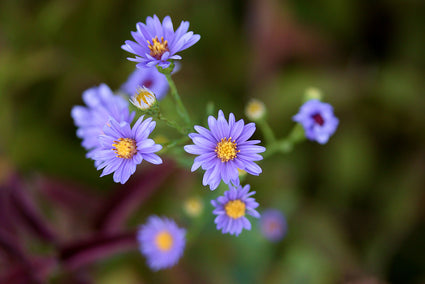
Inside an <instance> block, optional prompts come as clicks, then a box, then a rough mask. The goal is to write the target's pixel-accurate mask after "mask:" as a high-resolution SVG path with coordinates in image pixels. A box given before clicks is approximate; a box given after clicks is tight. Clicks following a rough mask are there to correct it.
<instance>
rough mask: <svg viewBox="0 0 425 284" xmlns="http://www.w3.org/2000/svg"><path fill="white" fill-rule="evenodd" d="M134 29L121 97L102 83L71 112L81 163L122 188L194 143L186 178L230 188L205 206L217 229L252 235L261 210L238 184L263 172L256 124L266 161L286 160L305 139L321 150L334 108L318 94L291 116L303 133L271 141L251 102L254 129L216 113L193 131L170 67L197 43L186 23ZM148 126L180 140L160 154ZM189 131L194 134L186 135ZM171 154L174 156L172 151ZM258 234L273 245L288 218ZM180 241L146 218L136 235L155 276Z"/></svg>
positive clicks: (190, 208)
mask: <svg viewBox="0 0 425 284" xmlns="http://www.w3.org/2000/svg"><path fill="white" fill-rule="evenodd" d="M136 27H137V31H135V32H132V33H131V34H132V36H133V38H134V40H135V41H130V40H127V41H125V44H124V45H123V46H122V49H124V50H125V51H128V52H130V53H133V54H135V58H128V59H129V60H130V61H135V62H137V65H136V67H137V68H136V70H135V71H134V72H133V73H132V74H131V75H130V76H129V78H128V80H127V82H126V83H124V84H123V85H122V86H121V88H120V90H119V93H120V94H121V95H122V96H120V95H117V94H114V93H113V92H112V90H111V89H110V88H109V87H108V86H106V85H105V84H101V85H100V86H98V87H93V88H91V89H88V90H86V91H85V92H84V93H83V100H84V102H85V104H86V106H75V107H74V108H73V109H72V112H71V115H72V117H73V119H74V122H75V125H76V126H77V128H78V130H77V136H78V137H80V138H81V139H82V140H83V141H82V146H83V147H84V148H85V149H86V150H87V151H88V153H87V157H88V158H91V159H93V160H94V161H95V166H96V168H97V170H102V173H101V176H105V175H109V174H113V175H112V177H113V180H114V182H116V183H121V184H124V183H126V182H127V181H128V180H129V178H130V177H131V176H132V175H133V174H134V173H135V171H136V167H137V165H139V164H140V163H142V162H143V160H145V161H147V162H149V163H151V164H154V165H158V164H161V163H162V159H161V158H160V157H159V156H158V155H157V154H156V153H157V152H159V151H160V150H163V152H165V151H168V150H170V149H172V148H173V147H177V146H180V147H181V146H183V145H184V144H185V143H187V141H188V140H189V139H190V140H191V143H192V144H189V145H185V146H184V147H183V149H184V151H185V152H187V153H189V154H193V155H196V157H195V158H194V160H193V163H192V161H191V160H190V161H189V163H191V164H192V166H191V171H192V172H194V171H196V170H197V169H198V168H202V170H204V171H205V172H204V175H203V180H202V184H203V185H204V186H209V189H210V190H211V191H213V190H216V189H217V188H219V186H220V184H221V182H223V183H222V185H223V187H225V188H228V190H226V191H225V192H224V193H223V194H222V195H221V196H219V197H218V198H217V199H214V200H211V204H212V206H213V207H214V209H213V211H212V213H213V214H214V215H216V217H215V221H214V222H215V224H216V228H217V230H219V231H221V232H222V233H223V234H230V235H236V236H238V235H239V234H241V232H242V231H243V230H244V229H245V230H251V227H252V225H251V222H250V220H249V219H248V218H247V216H248V215H249V216H252V217H254V218H260V214H259V213H258V211H257V210H256V209H257V208H258V207H259V203H258V202H257V201H256V200H255V199H254V198H253V197H252V196H253V195H254V194H255V191H250V185H249V184H245V185H242V181H243V179H244V178H246V177H245V175H246V174H247V173H248V174H250V175H253V176H258V175H259V174H260V173H261V172H262V169H261V167H260V166H259V165H258V164H257V162H258V161H261V160H262V159H263V156H262V155H260V154H261V153H264V152H265V151H266V148H265V147H263V146H260V145H258V144H260V143H261V141H260V140H251V137H252V136H253V135H254V133H255V130H256V124H255V123H257V124H258V125H259V127H260V129H261V130H262V132H263V133H264V136H265V138H266V142H267V147H268V148H267V149H268V152H267V153H265V154H264V155H266V154H273V153H276V152H282V153H285V151H286V152H287V151H289V150H291V149H292V148H293V146H294V145H295V144H296V143H299V142H301V141H302V140H303V139H304V140H305V138H308V139H310V140H314V141H317V142H319V143H321V144H324V143H326V142H327V141H328V139H329V137H330V136H331V135H332V134H333V133H334V132H335V130H336V128H337V126H338V123H339V121H338V119H337V118H336V117H335V116H334V115H333V109H332V106H331V105H329V104H326V103H322V102H320V100H319V99H320V96H319V95H317V92H316V93H315V94H316V95H315V96H314V99H310V100H308V101H307V102H306V103H305V104H304V105H303V106H302V107H301V108H300V111H299V113H298V114H296V115H295V116H294V117H293V120H294V121H296V122H298V123H299V124H301V125H302V126H303V128H304V131H305V133H301V135H300V134H299V133H300V131H292V132H291V134H290V135H288V137H287V138H284V139H276V138H275V135H274V133H273V131H272V129H271V128H270V126H269V125H268V124H267V122H266V116H267V115H266V114H267V109H266V106H265V104H264V103H263V102H261V101H259V100H257V99H253V100H251V101H250V103H249V104H248V105H247V107H246V109H245V113H246V116H247V117H248V119H250V120H252V121H254V122H255V123H254V122H251V123H245V122H244V120H243V119H240V120H238V121H236V118H235V115H234V114H233V113H230V114H229V116H228V118H226V116H225V115H224V113H223V111H222V110H219V111H218V115H217V117H214V116H212V115H210V116H209V117H208V127H203V126H200V125H194V124H193V123H192V120H191V119H190V117H189V114H188V112H187V110H186V108H185V107H184V104H183V102H182V100H181V99H180V96H179V94H178V92H177V88H176V87H175V84H174V82H173V81H172V79H171V75H172V74H173V71H174V72H175V71H176V69H175V67H176V64H175V62H174V61H175V60H180V59H181V56H180V55H177V53H178V52H180V51H182V50H185V49H187V48H189V47H190V46H192V45H194V44H195V43H196V42H198V41H199V39H200V36H199V35H197V34H194V33H193V32H191V31H188V29H189V22H185V21H183V22H182V23H181V24H180V26H179V27H178V28H177V29H176V30H175V31H174V28H173V24H172V22H171V18H170V17H169V16H166V17H165V18H164V19H163V21H162V23H161V21H160V20H159V18H158V17H157V16H156V15H154V16H153V17H147V19H146V23H140V22H139V23H137V25H136ZM168 91H170V93H171V96H170V97H171V99H172V100H174V104H175V106H176V109H177V112H176V113H177V114H176V115H179V116H180V121H182V122H178V121H174V120H170V119H168V118H166V117H164V115H163V114H162V113H161V109H160V102H159V100H161V99H162V98H164V96H165V95H166V93H167V92H168ZM310 93H311V91H310ZM310 96H311V94H310ZM129 101H130V102H131V103H132V104H133V105H134V106H136V107H137V108H138V109H139V110H140V111H141V114H143V115H140V116H139V117H138V118H137V120H136V122H134V123H133V120H134V118H135V115H136V114H135V112H130V111H129V106H130V105H129ZM209 113H210V112H209ZM154 119H155V120H158V121H162V122H164V123H165V124H166V125H167V126H170V127H172V128H174V129H175V130H177V132H179V133H180V134H182V136H183V137H181V138H179V139H175V140H174V141H170V142H168V143H167V144H166V145H165V147H163V146H162V145H160V144H157V143H155V141H154V140H152V139H151V138H149V136H150V135H151V134H152V132H153V131H154V129H155V126H156V121H154ZM183 122H184V125H181V123H183ZM192 127H193V128H194V129H195V131H196V132H194V133H189V132H190V129H191V128H192ZM297 129H301V131H303V130H302V128H300V126H299V125H298V127H297V128H294V130H297ZM269 146H270V147H269ZM288 149H289V150H288ZM175 152H176V153H177V152H179V151H175ZM181 152H182V151H180V152H179V154H175V155H176V157H177V158H178V159H185V160H186V161H187V159H188V158H189V157H188V155H187V156H185V157H182V155H181ZM169 153H170V155H173V153H174V152H172V151H170V152H169ZM183 153H184V152H183ZM183 164H187V163H183ZM184 209H185V212H186V214H187V216H188V217H190V218H195V217H200V216H201V215H203V214H202V211H203V209H204V208H203V202H202V201H201V200H200V199H199V198H196V197H194V198H190V199H187V201H186V203H185V205H184ZM260 227H261V231H262V233H263V235H264V236H265V237H266V238H268V239H269V240H271V241H278V240H280V239H282V238H283V236H284V234H285V233H286V219H285V217H284V216H283V215H282V213H281V212H280V211H276V210H266V211H264V213H263V214H262V216H261V219H260ZM185 236H186V230H185V229H183V228H179V227H178V226H177V225H176V223H175V222H174V221H173V220H171V219H168V218H160V217H158V216H151V217H149V218H148V220H147V223H146V224H144V225H142V226H141V227H140V229H139V230H138V233H137V239H138V241H139V244H140V251H141V253H142V254H143V255H144V256H145V257H146V259H147V263H148V266H149V267H150V268H151V269H152V270H154V271H157V270H161V269H165V268H169V267H172V266H173V265H175V264H176V263H177V262H178V261H179V259H180V258H181V256H182V255H183V252H184V248H185V245H186V238H185Z"/></svg>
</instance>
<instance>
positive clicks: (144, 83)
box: [121, 67, 168, 100]
mask: <svg viewBox="0 0 425 284" xmlns="http://www.w3.org/2000/svg"><path fill="white" fill-rule="evenodd" d="M141 87H146V88H148V89H150V90H151V91H152V92H153V93H154V94H155V96H156V98H157V99H158V100H160V99H162V98H163V97H164V96H165V95H166V94H167V92H168V82H167V79H166V78H165V75H164V74H161V73H159V72H158V70H157V69H156V68H155V67H148V68H136V70H134V72H133V73H131V75H130V76H129V77H128V79H127V82H125V83H124V84H123V85H122V86H121V90H123V91H124V92H125V93H126V94H128V95H129V96H133V95H134V94H135V93H136V92H137V90H138V88H141Z"/></svg>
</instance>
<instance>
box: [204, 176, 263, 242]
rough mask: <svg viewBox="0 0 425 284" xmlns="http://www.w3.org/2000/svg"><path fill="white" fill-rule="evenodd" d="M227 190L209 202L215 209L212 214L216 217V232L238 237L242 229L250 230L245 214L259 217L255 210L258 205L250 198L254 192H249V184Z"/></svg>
mask: <svg viewBox="0 0 425 284" xmlns="http://www.w3.org/2000/svg"><path fill="white" fill-rule="evenodd" d="M229 188H230V189H229V190H228V191H226V192H225V193H224V196H219V197H218V198H217V200H211V204H212V205H213V206H214V207H215V209H214V211H213V214H215V215H217V217H216V218H215V220H214V222H215V223H216V224H217V230H220V229H221V231H222V233H223V234H226V233H229V234H231V235H236V236H238V235H239V234H240V233H241V232H242V230H243V229H247V230H251V223H250V222H249V221H248V219H247V218H246V217H245V215H246V214H249V215H251V216H253V217H255V218H259V217H260V214H259V213H258V212H257V211H256V210H255V208H257V207H258V203H257V202H256V201H255V199H254V198H252V197H250V196H251V195H254V194H255V191H252V192H249V188H250V186H249V184H247V185H245V186H244V187H243V188H242V187H241V186H239V187H237V188H236V187H233V186H229ZM248 192H249V193H248Z"/></svg>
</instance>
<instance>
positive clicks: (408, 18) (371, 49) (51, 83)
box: [0, 0, 425, 283]
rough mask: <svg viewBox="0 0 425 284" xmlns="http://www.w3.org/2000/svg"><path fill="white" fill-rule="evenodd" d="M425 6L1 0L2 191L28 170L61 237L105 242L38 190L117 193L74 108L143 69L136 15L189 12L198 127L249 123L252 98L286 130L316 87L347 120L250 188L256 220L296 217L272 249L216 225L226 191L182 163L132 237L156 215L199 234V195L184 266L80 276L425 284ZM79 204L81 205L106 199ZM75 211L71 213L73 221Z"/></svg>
mask: <svg viewBox="0 0 425 284" xmlns="http://www.w3.org/2000/svg"><path fill="white" fill-rule="evenodd" d="M424 4H425V2H424V1H420V0H407V1H401V0H388V1H384V0H381V1H359V0H346V1H340V0H320V1H319V0H316V1H307V0H291V1H277V0H261V1H260V0H251V1H235V0H234V1H227V0H222V1H195V0H186V1H170V0H161V1H158V0H157V1H150V2H146V1H112V0H92V1H82V0H56V1H34V0H27V1H24V0H3V1H1V2H0V183H1V184H5V185H7V184H9V183H10V179H11V177H15V178H16V176H18V177H19V178H18V179H19V180H20V181H21V182H22V183H24V184H25V185H26V186H25V190H26V191H27V192H26V193H25V195H26V196H27V197H28V199H29V200H30V201H31V202H32V203H33V204H34V206H35V207H36V208H37V210H38V211H39V212H40V215H41V216H44V217H43V218H45V219H46V220H47V222H48V223H49V224H50V226H51V227H52V228H53V231H55V233H56V234H57V235H59V236H61V238H62V240H73V239H74V238H79V237H84V236H86V235H87V234H89V233H88V232H92V233H93V232H95V233H96V232H97V231H96V228H90V229H87V228H86V227H84V226H75V224H77V223H78V222H81V223H84V222H85V221H86V219H90V218H91V215H90V213H87V215H86V216H85V217H78V218H77V217H75V216H74V215H73V214H74V213H73V212H75V211H78V208H73V209H72V208H71V207H70V208H71V209H70V210H68V213H66V214H65V213H61V212H62V211H64V209H63V208H65V207H67V206H66V204H65V205H64V204H62V205H57V204H55V203H54V200H49V199H46V198H44V197H43V195H42V194H40V193H39V191H38V188H39V181H40V179H42V180H48V181H52V180H53V181H55V182H57V183H58V184H59V185H58V186H57V187H58V188H62V187H63V188H69V187H74V188H76V190H77V189H78V190H77V191H78V192H80V193H81V194H82V195H84V196H85V198H88V197H87V196H88V195H90V196H91V197H93V196H95V199H96V198H100V199H101V200H103V199H107V198H108V196H110V195H113V194H114V193H115V192H117V191H120V190H121V188H120V187H119V186H117V185H115V184H114V183H113V181H112V177H110V176H108V177H104V178H99V177H98V176H99V174H100V172H97V171H96V170H95V168H94V167H93V162H92V161H90V160H87V159H85V156H84V155H85V151H84V149H83V148H82V147H81V146H80V140H79V139H78V138H77V137H76V136H75V131H76V128H75V126H74V125H73V121H72V119H71V117H70V111H71V108H72V106H73V105H76V104H80V105H81V104H82V100H81V94H82V92H83V91H84V90H85V89H87V88H89V87H91V86H94V85H99V84H100V83H102V82H104V83H107V84H108V85H109V86H110V87H111V88H112V89H118V88H119V86H120V85H121V84H122V83H123V82H124V81H125V80H126V78H127V76H128V75H129V74H130V73H131V72H132V71H133V69H134V63H132V62H130V61H128V60H126V57H128V56H130V54H127V53H126V52H125V51H123V50H121V48H120V46H121V45H122V44H123V43H124V41H125V40H127V39H132V38H131V35H130V31H132V30H135V24H136V23H137V22H139V21H141V22H144V21H145V19H146V17H147V16H151V15H153V14H157V15H158V16H159V17H160V19H162V18H163V17H164V16H165V15H170V16H171V18H172V19H173V23H174V28H177V26H178V24H179V23H180V21H181V20H188V21H190V29H189V30H192V31H194V32H195V33H197V34H200V35H201V40H200V41H199V42H198V43H197V44H196V45H194V46H193V47H191V48H189V49H188V50H185V51H183V52H181V53H180V54H181V55H182V57H183V60H182V67H181V70H180V71H179V72H178V73H177V74H176V75H175V80H176V84H177V87H178V89H179V92H180V94H181V96H182V99H183V101H184V103H185V104H186V106H187V107H188V109H189V112H190V113H191V115H192V117H193V118H195V121H197V124H202V123H204V121H205V111H204V110H205V106H206V104H207V103H208V102H209V101H213V102H214V104H215V108H216V110H218V109H223V111H224V112H225V113H229V112H233V113H235V115H236V117H237V118H244V119H245V120H247V119H246V118H245V117H244V112H243V111H244V106H245V104H246V103H247V102H248V101H249V99H250V98H253V97H255V98H258V99H261V100H262V101H264V102H265V104H266V106H267V108H268V118H269V122H270V124H271V126H272V128H273V129H274V131H275V133H276V135H277V136H278V137H284V136H286V135H287V133H288V132H289V131H290V129H291V128H292V127H293V125H294V123H293V122H292V121H291V117H292V116H293V115H294V114H295V113H296V112H297V111H298V108H299V106H300V104H301V101H302V96H303V93H304V91H305V89H306V88H308V87H310V86H314V87H317V88H320V89H321V90H322V91H323V94H324V100H325V101H326V102H329V103H331V104H332V105H333V106H334V108H335V114H336V116H337V117H338V118H339V119H340V125H339V128H338V130H337V132H336V133H335V135H334V136H333V137H331V139H330V140H329V142H328V143H327V144H326V145H324V146H322V145H319V144H317V143H313V142H306V143H303V144H301V145H298V146H297V147H296V148H295V149H294V151H293V152H292V153H289V154H287V155H283V154H276V155H273V156H272V157H270V158H268V159H267V160H265V161H263V162H262V163H261V166H262V168H263V173H262V174H261V175H260V176H259V177H248V178H247V180H246V181H247V182H248V183H250V184H251V186H252V188H253V190H255V191H257V194H256V199H257V201H258V202H259V203H260V210H263V209H265V208H269V207H273V208H278V209H280V210H282V211H283V212H284V213H285V215H286V216H287V218H288V234H287V236H286V238H285V239H284V240H283V241H281V242H280V243H278V244H271V243H268V242H267V241H266V240H264V239H263V238H262V237H261V235H260V233H259V231H258V226H257V225H256V224H257V223H256V220H252V219H251V221H252V222H253V224H255V225H254V228H253V230H252V231H251V232H243V233H242V235H241V236H240V237H238V238H235V237H232V236H228V235H222V234H221V233H220V232H218V231H216V230H215V227H214V223H213V215H212V213H211V211H212V206H211V205H210V204H209V200H210V199H212V198H214V197H215V196H217V195H218V194H219V193H218V192H214V193H211V192H210V191H209V190H207V189H206V188H203V187H202V185H201V177H202V175H201V172H200V171H199V172H197V173H195V174H190V173H189V171H188V169H186V170H182V169H181V168H179V167H178V166H173V169H172V170H170V175H169V176H168V177H167V178H164V183H162V184H161V186H159V187H158V188H157V189H155V192H153V193H152V194H151V195H150V196H149V200H145V201H147V202H144V203H143V205H140V206H139V207H138V208H137V210H136V212H134V214H133V215H132V217H131V218H129V219H128V220H127V221H126V223H125V224H124V226H123V227H124V228H126V229H129V230H130V229H135V228H136V227H137V225H138V224H141V223H144V222H145V220H146V217H147V216H149V215H151V214H160V215H167V216H169V217H171V218H174V219H176V220H177V221H178V222H179V223H180V224H183V225H184V226H185V227H186V228H187V229H188V231H190V230H191V228H192V226H193V223H195V222H198V221H193V220H191V219H190V218H188V217H187V216H186V217H185V216H184V214H183V213H182V209H181V208H182V204H183V202H184V200H185V199H186V198H188V197H190V196H194V195H198V196H200V197H201V198H203V200H204V201H205V204H204V207H205V208H204V211H205V212H204V214H203V215H202V216H201V217H199V218H203V219H204V220H205V226H203V229H201V231H200V233H199V234H198V235H197V236H196V238H194V239H192V240H190V242H189V243H188V247H187V250H186V251H185V255H184V257H183V259H181V260H180V263H179V264H178V265H177V266H176V267H175V268H173V269H170V270H167V271H163V272H158V273H152V272H150V271H149V269H148V268H147V267H146V265H145V263H144V262H145V260H144V259H143V257H142V256H141V255H140V254H139V253H138V252H137V250H133V251H129V252H125V253H118V254H112V255H109V256H108V257H105V258H103V259H101V260H99V261H96V262H95V263H93V264H91V265H89V266H87V267H84V268H83V269H82V270H78V273H81V274H82V275H83V276H81V277H80V278H79V279H80V280H81V279H83V280H81V281H88V282H87V283H91V282H93V283H118V282H120V283H139V282H146V283H151V282H160V283H165V282H169V283H180V282H182V283H190V282H193V283H386V282H388V283H424V282H425V244H424V239H425V222H424V216H425V211H424V206H423V204H424V202H425V192H424V188H425V176H424V173H425V148H424V146H423V145H424V142H425V137H424V130H425V128H424V126H425V125H424V119H425V111H424V110H425V98H424V89H425V80H424V79H425V52H424V50H425V34H424V28H425V11H424V10H425V5H424ZM167 100H169V98H166V99H165V102H164V105H167ZM168 104H169V102H168ZM161 131H163V133H167V132H165V131H166V128H165V127H161V126H159V127H158V132H157V133H162V132H161ZM173 135H174V134H173V133H171V134H170V137H173ZM256 136H257V138H261V133H260V132H257V134H256ZM167 159H168V158H167V157H165V160H167ZM145 169H150V167H149V166H146V165H144V166H141V167H140V171H139V174H140V172H142V173H143V171H144V170H145ZM148 178H151V177H148ZM71 185H72V186H71ZM71 191H72V190H71ZM102 198H103V199H102ZM85 200H86V201H85V202H84V203H82V204H80V206H82V207H87V208H92V207H93V208H95V207H96V206H95V205H94V204H92V203H90V202H88V201H87V200H88V199H85ZM96 200H97V199H96ZM65 203H66V202H65ZM68 209H69V208H68ZM93 210H94V209H93ZM68 215H69V216H74V218H76V219H73V220H74V221H73V222H74V223H73V222H70V221H69V218H71V217H69V216H68ZM67 216H68V217H67ZM71 219H72V218H71ZM19 226H20V225H19V224H15V227H14V230H13V235H14V236H15V237H16V238H17V239H20V241H21V242H22V243H21V245H22V248H23V250H24V251H25V252H26V253H27V254H28V255H31V256H46V255H55V246H51V245H50V244H49V243H47V244H46V243H44V242H41V241H40V240H37V238H33V237H31V234H30V233H28V232H27V231H25V230H23V229H22V230H21V228H20V227H19ZM2 229H4V230H5V231H8V229H7V228H6V227H3V228H2ZM17 239H16V240H17ZM2 256H3V257H2ZM0 259H1V261H0V264H2V265H1V268H0V272H1V273H3V274H7V273H8V272H10V271H12V270H13V265H12V264H13V263H14V262H13V261H11V258H10V256H8V255H7V253H2V254H0ZM11 263H12V264H11ZM58 267H61V266H60V265H58ZM81 271H82V272H81ZM68 273H69V274H71V275H77V274H78V273H77V272H72V273H70V272H67V270H66V269H64V270H61V268H58V269H57V270H55V272H54V273H49V276H47V279H49V281H52V282H54V283H65V282H66V279H68ZM75 277H76V276H75ZM69 281H71V283H73V282H72V281H73V280H69ZM84 283H86V282H84Z"/></svg>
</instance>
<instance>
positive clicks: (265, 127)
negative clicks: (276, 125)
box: [257, 118, 276, 144]
mask: <svg viewBox="0 0 425 284" xmlns="http://www.w3.org/2000/svg"><path fill="white" fill-rule="evenodd" d="M257 123H258V125H259V126H260V128H261V131H262V132H263V134H264V138H265V140H266V143H267V144H273V143H275V142H276V138H275V136H274V133H273V130H272V129H271V127H270V125H269V124H268V123H267V121H266V120H265V119H264V118H262V119H260V120H258V121H257Z"/></svg>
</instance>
